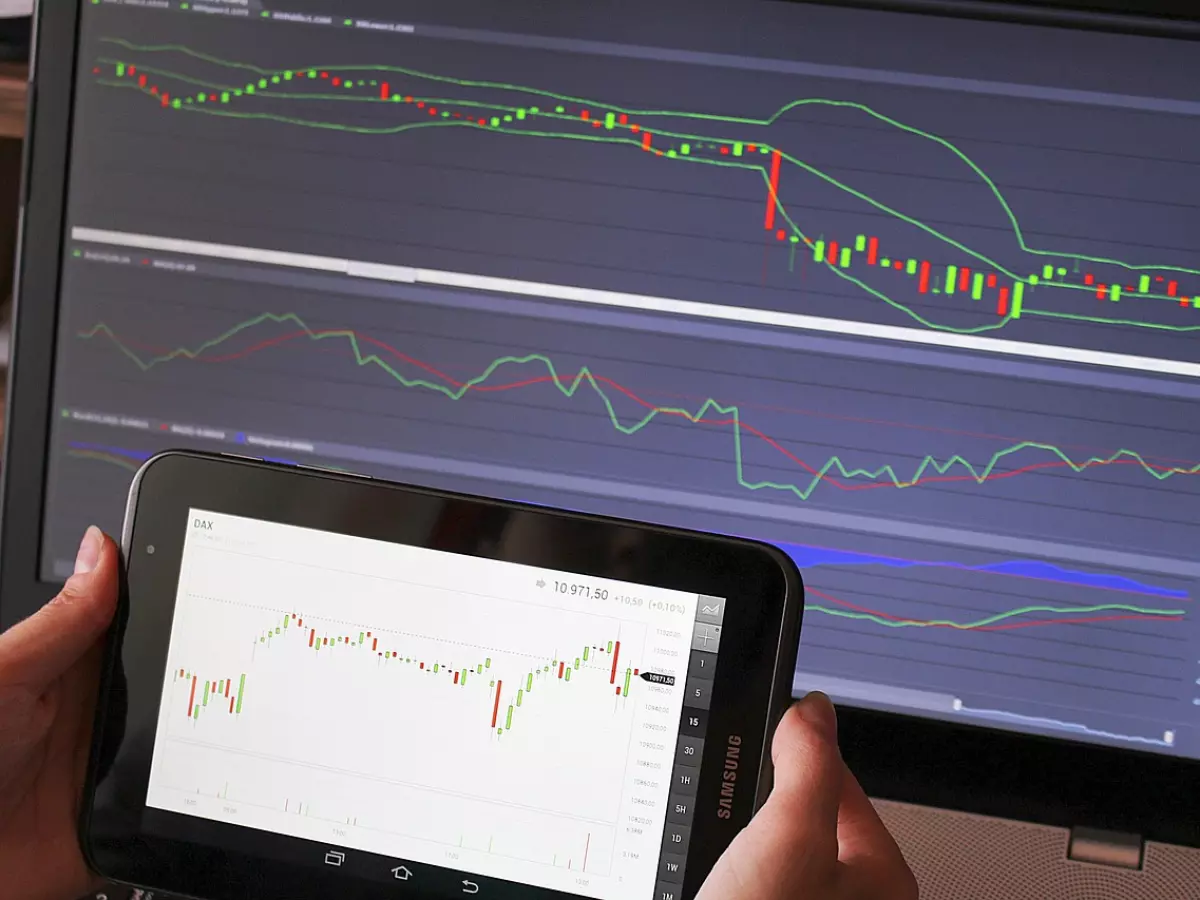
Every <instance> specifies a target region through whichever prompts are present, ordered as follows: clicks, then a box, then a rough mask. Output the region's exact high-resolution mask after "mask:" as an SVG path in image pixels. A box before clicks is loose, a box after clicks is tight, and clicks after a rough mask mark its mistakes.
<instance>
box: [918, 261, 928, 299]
mask: <svg viewBox="0 0 1200 900" xmlns="http://www.w3.org/2000/svg"><path fill="white" fill-rule="evenodd" d="M917 290H918V291H920V292H921V293H922V294H928V293H929V263H927V262H923V263H921V279H920V281H918V282H917Z"/></svg>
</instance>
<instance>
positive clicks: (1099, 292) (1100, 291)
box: [1096, 284, 1108, 300]
mask: <svg viewBox="0 0 1200 900" xmlns="http://www.w3.org/2000/svg"><path fill="white" fill-rule="evenodd" d="M1107 296H1108V285H1107V284H1102V285H1100V287H1098V288H1097V289H1096V299H1097V300H1103V299H1105V298H1106V297H1107Z"/></svg>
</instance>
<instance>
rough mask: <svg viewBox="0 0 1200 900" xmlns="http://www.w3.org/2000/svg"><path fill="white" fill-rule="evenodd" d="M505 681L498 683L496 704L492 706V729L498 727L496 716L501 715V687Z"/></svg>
mask: <svg viewBox="0 0 1200 900" xmlns="http://www.w3.org/2000/svg"><path fill="white" fill-rule="evenodd" d="M502 684H504V682H503V681H497V682H496V702H495V703H493V704H492V727H493V728H495V727H496V716H497V715H499V714H500V685H502Z"/></svg>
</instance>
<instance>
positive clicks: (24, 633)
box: [0, 528, 119, 691]
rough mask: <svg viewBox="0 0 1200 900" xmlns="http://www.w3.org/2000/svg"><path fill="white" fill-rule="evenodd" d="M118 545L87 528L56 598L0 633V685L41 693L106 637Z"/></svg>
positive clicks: (113, 597)
mask: <svg viewBox="0 0 1200 900" xmlns="http://www.w3.org/2000/svg"><path fill="white" fill-rule="evenodd" d="M118 562H119V561H118V558H117V547H116V545H115V544H114V543H113V542H112V541H111V540H110V539H109V538H107V537H105V536H104V534H103V533H101V531H100V530H99V529H97V528H89V529H88V530H87V534H85V535H84V538H83V542H82V543H81V544H80V545H79V554H78V556H77V558H76V561H75V574H74V575H72V576H71V577H70V578H69V579H68V580H67V583H66V584H65V585H63V589H62V591H60V592H59V594H58V596H57V597H55V598H54V599H53V600H51V601H50V602H49V603H47V604H46V605H45V606H43V607H42V608H41V609H40V610H38V611H37V612H36V613H34V614H33V615H32V616H30V617H29V618H28V619H25V620H24V621H23V622H18V623H17V624H16V625H14V626H13V627H12V628H10V629H8V631H6V632H4V634H0V684H22V685H24V686H26V687H28V688H31V689H33V690H39V691H40V690H42V689H44V688H45V687H46V686H47V685H48V684H50V683H51V682H52V681H54V680H55V679H56V678H59V677H61V676H62V675H63V673H65V672H66V671H67V670H68V669H69V668H71V666H72V665H74V664H75V663H76V662H77V661H78V660H80V659H81V658H82V657H83V655H84V654H85V653H86V652H87V650H88V648H89V647H91V646H92V645H93V644H95V643H96V642H97V641H98V640H99V639H100V637H101V635H103V634H104V631H105V629H107V628H108V625H109V623H110V622H111V621H112V617H113V614H114V613H115V612H116V608H117V591H118V587H117V585H118V577H117V569H118Z"/></svg>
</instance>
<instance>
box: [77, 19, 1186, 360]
mask: <svg viewBox="0 0 1200 900" xmlns="http://www.w3.org/2000/svg"><path fill="white" fill-rule="evenodd" d="M107 43H108V46H110V47H111V48H112V50H113V51H114V52H119V53H120V54H121V55H120V56H116V55H112V56H104V57H102V58H100V59H98V60H97V65H96V68H95V72H94V75H95V77H96V79H97V81H98V83H99V84H100V85H102V86H104V87H106V88H107V89H111V90H129V91H134V92H138V93H140V94H144V95H145V97H146V100H147V102H148V104H152V105H153V107H157V108H158V111H159V113H160V114H161V115H162V116H164V117H167V118H168V119H169V118H170V117H172V116H180V115H183V116H185V118H186V117H190V115H191V114H195V115H199V116H201V117H203V118H206V119H223V120H226V121H227V122H230V123H236V124H237V125H239V126H241V127H242V128H243V129H246V128H255V127H257V128H275V129H278V128H281V127H282V128H286V129H295V130H310V131H311V130H316V131H321V132H333V133H336V134H345V135H348V136H352V137H353V138H355V139H357V140H360V141H361V140H370V139H374V140H380V141H391V142H395V141H419V140H422V139H423V138H422V137H421V135H422V134H423V133H426V132H429V131H431V130H433V131H441V132H445V133H447V134H448V135H449V137H448V138H447V139H453V140H455V141H461V142H467V143H472V144H473V145H474V146H475V147H476V149H477V150H480V149H481V147H480V145H479V144H478V142H479V141H486V142H488V143H487V144H486V146H487V147H493V146H495V142H496V141H501V142H504V141H518V142H520V141H521V139H525V140H527V141H529V142H530V144H531V145H533V146H532V148H531V149H530V150H529V151H527V153H528V154H531V155H532V156H533V157H534V158H535V159H543V158H545V157H546V156H547V155H548V154H554V153H556V152H560V151H559V150H556V149H555V148H556V147H561V146H562V145H579V144H583V145H586V146H585V150H586V151H587V152H588V153H589V154H590V156H589V159H598V158H599V157H598V156H596V154H597V153H599V152H603V153H606V154H610V155H612V158H615V159H617V160H618V161H619V160H621V159H627V154H632V155H633V156H634V157H635V160H634V162H636V157H637V156H638V155H640V156H642V157H644V158H645V159H646V160H647V161H650V160H653V161H654V163H656V164H658V165H659V166H663V167H676V168H678V169H680V170H682V174H679V173H673V174H672V179H673V180H672V183H676V182H677V181H678V178H682V177H686V178H690V179H693V180H695V179H701V180H703V179H704V178H705V177H708V176H707V175H706V173H712V177H716V178H718V180H719V182H720V183H721V184H723V185H724V184H730V185H732V184H740V185H742V186H743V190H746V189H749V190H752V191H753V192H755V193H757V194H758V195H759V198H760V199H759V212H758V216H757V225H755V226H754V227H753V229H751V231H754V229H757V233H758V234H761V235H762V237H761V238H758V237H753V235H751V234H750V233H749V232H747V233H746V234H744V235H743V236H744V237H745V239H746V240H754V241H757V242H758V243H761V244H762V245H763V246H764V249H765V251H766V252H768V253H769V254H770V255H768V256H765V257H764V261H763V265H764V266H766V265H768V264H769V265H771V266H772V267H775V268H777V267H779V266H783V267H785V268H786V270H787V273H788V274H789V275H790V276H793V277H792V280H791V284H792V287H793V288H799V287H801V281H802V282H803V288H804V289H805V291H806V292H809V293H815V294H816V295H819V294H820V293H821V292H822V290H825V289H826V288H829V289H832V290H834V291H835V292H836V293H838V296H839V297H843V298H845V300H846V301H848V302H842V303H841V304H840V306H839V307H838V309H839V310H840V312H839V314H840V315H841V316H842V317H853V318H865V319H867V320H872V321H882V322H894V323H908V324H910V325H916V326H918V327H920V328H925V329H931V330H935V331H946V332H953V333H965V334H989V333H999V332H1001V331H1004V332H1005V333H1006V334H1007V332H1008V331H1009V330H1012V331H1013V332H1014V333H1018V332H1020V336H1022V337H1025V336H1028V335H1030V334H1034V335H1037V336H1043V337H1044V336H1046V335H1052V334H1060V335H1062V334H1066V332H1063V331H1061V329H1060V330H1059V331H1054V332H1030V331H1024V332H1022V330H1021V329H1022V324H1023V323H1025V322H1028V321H1029V320H1036V321H1037V322H1040V323H1045V324H1050V325H1054V326H1056V327H1058V326H1066V325H1070V324H1072V323H1073V324H1074V325H1076V326H1087V327H1086V328H1082V330H1081V329H1080V327H1076V328H1075V330H1074V331H1073V332H1072V333H1073V334H1076V335H1088V334H1092V333H1093V332H1094V331H1095V328H1094V326H1104V327H1106V328H1109V329H1112V330H1113V331H1116V332H1120V333H1125V334H1127V333H1129V332H1138V331H1147V332H1155V333H1156V334H1158V335H1159V337H1158V338H1156V340H1157V341H1158V343H1157V344H1156V345H1155V346H1157V347H1158V349H1159V350H1160V351H1161V354H1162V355H1165V356H1169V357H1172V358H1180V359H1194V358H1195V351H1194V345H1195V340H1194V338H1192V337H1189V336H1190V335H1194V334H1195V333H1196V332H1198V331H1200V318H1198V317H1200V297H1197V296H1196V295H1197V294H1198V293H1200V269H1196V268H1189V267H1188V265H1187V264H1186V263H1187V259H1188V252H1187V251H1186V250H1183V249H1180V250H1175V251H1172V250H1170V249H1167V248H1155V249H1148V250H1147V251H1146V253H1144V254H1141V253H1139V254H1138V255H1133V254H1132V253H1128V254H1127V256H1126V258H1118V257H1117V256H1115V255H1106V254H1103V253H1088V252H1068V250H1067V249H1063V250H1056V249H1053V247H1052V246H1050V245H1048V244H1046V245H1042V244H1041V242H1040V241H1039V242H1038V243H1037V244H1035V240H1034V239H1033V238H1030V237H1027V233H1029V232H1032V231H1034V230H1035V229H1032V228H1027V227H1026V226H1024V225H1023V224H1022V222H1021V220H1020V219H1019V218H1018V213H1017V210H1016V206H1014V203H1013V202H1010V201H1009V200H1008V199H1007V198H1006V195H1005V193H1004V190H1003V188H1002V187H1001V186H1000V185H999V184H998V182H997V181H996V180H995V179H994V178H992V177H991V176H989V174H988V173H987V171H985V169H984V168H983V166H981V165H980V164H979V163H978V162H976V161H975V160H974V159H973V158H972V157H971V156H970V155H968V153H967V152H965V151H964V150H963V149H961V148H960V147H959V146H957V145H956V144H955V143H954V142H952V141H951V140H949V139H947V138H943V137H941V136H939V135H937V134H935V133H932V132H929V131H925V130H922V129H921V128H918V127H916V126H914V125H910V124H907V123H906V122H904V121H901V120H900V119H898V118H895V117H894V116H893V115H889V113H888V112H887V111H885V110H881V109H877V108H874V107H871V106H868V105H866V104H863V103H858V102H854V101H847V100H837V99H831V98H825V97H802V98H797V99H795V100H793V101H791V102H789V103H787V104H784V105H783V106H781V107H779V108H777V109H774V110H773V111H769V112H766V113H764V114H763V115H761V116H757V117H756V116H754V115H744V114H736V113H732V112H731V113H728V114H717V113H708V112H705V113H701V112H691V111H686V110H677V111H673V110H658V109H642V108H635V107H631V106H628V105H619V104H614V103H611V102H605V101H604V100H603V98H584V97H578V96H571V95H568V94H564V93H558V92H555V91H554V90H553V89H549V88H544V87H535V86H530V85H518V84H513V83H507V82H502V81H480V80H469V79H463V78H457V77H453V76H451V75H446V74H440V73H433V72H428V71H422V70H417V69H410V68H405V67H399V66H382V65H355V64H342V65H335V66H311V67H310V66H301V67H296V68H284V69H267V68H263V67H259V66H255V65H253V64H250V63H245V62H235V61H230V60H224V59H219V58H217V57H214V56H211V55H209V54H207V53H204V52H202V51H200V50H197V49H194V48H190V47H185V46H181V45H160V46H138V45H133V44H131V43H129V42H127V41H123V40H120V39H112V40H110V41H108V42H107ZM189 70H190V71H191V72H195V73H199V74H189ZM747 102H748V103H749V104H750V105H752V106H753V105H760V104H756V103H754V102H753V98H748V101H747ZM806 115H810V116H811V115H821V116H824V117H825V118H823V119H817V120H814V121H810V120H808V119H805V118H803V117H804V116H806ZM831 117H832V118H831ZM838 127H843V128H860V129H862V128H865V129H867V133H869V134H871V135H872V137H871V140H872V141H874V142H876V144H877V145H878V146H879V147H880V148H886V149H887V150H895V151H898V152H900V153H901V154H902V158H905V159H907V158H910V157H913V156H914V155H919V156H920V158H921V159H922V160H926V159H928V160H930V161H928V162H927V161H923V162H921V163H920V166H919V168H923V169H928V168H930V167H931V166H932V167H934V168H940V169H946V168H952V169H953V170H954V171H955V172H956V173H958V177H959V180H960V182H961V184H959V185H954V186H951V187H952V188H953V189H954V190H956V191H957V190H960V189H961V190H962V191H965V192H966V197H967V200H968V202H966V203H964V204H960V207H962V208H970V209H971V210H972V211H975V210H976V209H977V208H979V207H983V208H984V211H983V212H980V215H981V216H983V218H984V219H986V220H987V221H988V222H989V223H990V224H989V225H988V226H987V228H988V229H990V231H988V230H987V229H985V228H984V226H983V224H982V223H980V224H974V223H972V224H969V225H964V227H961V228H954V227H952V226H951V225H950V224H948V223H946V222H944V221H938V220H935V219H933V218H930V217H922V216H921V215H919V214H917V215H914V214H912V213H911V212H909V211H906V210H907V209H916V210H917V211H918V212H919V211H920V210H921V208H922V206H925V207H929V202H930V200H929V198H914V197H911V196H908V195H907V194H906V193H905V191H904V190H903V189H898V188H896V187H894V186H892V185H890V184H886V183H884V182H883V180H882V179H881V178H879V177H878V176H877V175H868V174H864V173H863V172H862V171H859V170H853V171H852V172H851V173H850V174H846V173H843V172H840V171H838V168H837V166H836V164H831V165H830V166H826V165H825V163H823V162H822V163H820V164H816V163H814V162H813V161H812V160H813V159H814V158H817V159H820V158H824V157H825V156H828V154H822V153H821V152H820V148H819V144H814V141H817V140H819V139H820V138H821V136H823V135H824V134H825V133H826V132H828V131H829V130H830V129H834V128H838ZM500 149H501V148H498V150H497V152H499V150H500ZM568 150H569V151H570V152H574V150H573V149H572V148H571V147H568ZM563 152H566V151H563ZM648 177H650V178H653V175H650V176H648ZM896 178H900V176H899V174H897V176H896ZM856 182H857V183H861V184H863V185H864V186H869V187H868V189H865V190H864V189H863V188H861V187H859V186H856ZM951 187H947V188H946V190H947V191H949V190H950V189H951ZM947 196H948V195H944V196H942V197H940V198H934V199H939V200H941V201H944V200H946V199H947ZM905 201H907V203H906V202H905ZM697 211H698V210H693V213H694V212H697ZM640 215H641V213H640V211H639V213H637V214H635V216H634V218H638V217H639V216H640ZM856 215H857V218H856ZM1163 215H1164V216H1168V217H1169V215H1170V213H1169V211H1164V213H1163ZM661 218H667V219H669V218H671V216H670V214H669V213H667V214H666V215H665V216H664V217H661ZM745 219H746V217H745V216H742V215H739V216H738V217H737V221H738V222H740V223H743V224H741V225H739V226H738V227H739V228H745V227H748V226H746V225H745V224H744V220H745ZM869 223H878V226H877V227H874V226H873V227H867V225H868V224H869ZM999 230H1005V231H1007V234H1006V235H1005V236H1004V237H1003V238H1002V239H1001V238H998V237H997V235H996V232H997V231H999ZM1185 230H1186V227H1185ZM985 238H986V239H985ZM1073 243H1075V244H1078V243H1079V242H1078V241H1074V242H1073ZM773 245H774V246H773ZM1138 249H1139V250H1141V249H1142V248H1138ZM1172 257H1174V259H1172ZM801 269H803V270H804V272H803V273H801V275H802V277H801V275H797V273H798V272H799V271H800V270H801ZM777 274H778V273H777ZM773 277H775V276H773ZM778 277H783V278H784V279H785V282H786V280H787V276H784V275H781V274H780V275H779V276H778ZM765 278H766V275H765V274H764V275H763V279H765ZM803 302H804V304H806V305H803V306H801V307H800V308H803V309H808V308H809V305H807V304H812V305H813V308H817V307H819V305H820V300H819V298H817V297H808V296H806V297H805V299H804V301H803ZM790 306H791V308H795V306H794V304H790ZM1103 333H1104V332H1100V334H1103ZM1066 342H1067V343H1069V342H1070V341H1066ZM1101 343H1102V344H1104V345H1105V346H1115V345H1117V342H1114V341H1112V340H1110V339H1107V338H1101Z"/></svg>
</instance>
